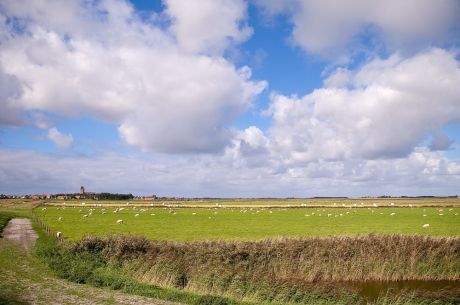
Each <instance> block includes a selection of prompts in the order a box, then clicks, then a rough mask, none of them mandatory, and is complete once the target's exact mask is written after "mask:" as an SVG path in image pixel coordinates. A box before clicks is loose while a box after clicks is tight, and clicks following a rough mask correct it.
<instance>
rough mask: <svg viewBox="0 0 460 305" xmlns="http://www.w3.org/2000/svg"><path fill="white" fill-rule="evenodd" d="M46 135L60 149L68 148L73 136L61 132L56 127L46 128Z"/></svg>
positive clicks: (70, 145) (71, 143)
mask: <svg viewBox="0 0 460 305" xmlns="http://www.w3.org/2000/svg"><path fill="white" fill-rule="evenodd" d="M47 137H48V139H49V140H50V141H52V142H53V143H54V144H55V145H56V146H57V147H58V148H60V149H69V148H71V147H72V145H73V136H72V135H71V134H70V133H69V134H64V133H61V132H60V131H59V130H58V129H57V128H56V127H52V128H50V129H48V134H47Z"/></svg>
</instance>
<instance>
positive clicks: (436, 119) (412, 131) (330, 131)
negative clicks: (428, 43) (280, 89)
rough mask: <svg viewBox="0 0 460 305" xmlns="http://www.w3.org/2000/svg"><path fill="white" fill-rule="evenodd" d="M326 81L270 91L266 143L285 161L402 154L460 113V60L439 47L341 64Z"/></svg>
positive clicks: (385, 156) (455, 120) (399, 155)
mask: <svg viewBox="0 0 460 305" xmlns="http://www.w3.org/2000/svg"><path fill="white" fill-rule="evenodd" d="M337 74H339V77H338V76H337ZM343 75H345V76H346V77H343ZM338 80H340V81H338ZM325 84H326V87H324V88H320V89H317V90H314V91H313V92H312V93H310V94H307V95H305V96H303V97H297V96H284V95H280V94H272V96H271V104H270V107H269V109H268V110H267V112H266V113H267V114H268V115H270V116H271V117H272V118H273V124H272V126H271V127H270V129H269V131H268V138H269V139H270V144H269V146H270V150H271V151H274V152H276V154H279V155H280V156H283V157H284V158H285V160H286V162H287V164H290V163H291V164H292V163H294V164H295V163H298V162H299V163H302V162H304V163H306V162H311V161H315V160H321V159H323V160H343V159H353V158H363V159H378V158H397V157H404V156H406V155H408V154H410V153H411V152H412V151H413V149H414V148H415V147H416V146H417V145H419V143H420V142H421V141H422V140H424V139H425V138H427V137H428V136H430V135H431V134H434V133H436V132H437V131H438V130H439V129H440V128H442V127H443V126H446V125H447V124H449V123H453V122H459V121H460V103H459V101H460V66H459V62H458V60H457V59H456V54H455V53H450V52H447V51H444V50H442V49H436V48H435V49H431V50H429V51H427V52H423V53H420V54H418V55H416V56H413V57H411V58H407V59H404V58H401V57H400V56H398V55H394V56H391V57H389V58H387V59H375V60H373V61H371V62H369V63H367V64H365V65H364V66H363V67H361V68H360V69H358V70H356V71H349V70H346V71H344V70H343V69H338V70H337V71H336V73H332V75H331V76H330V77H329V78H328V79H326V80H325Z"/></svg>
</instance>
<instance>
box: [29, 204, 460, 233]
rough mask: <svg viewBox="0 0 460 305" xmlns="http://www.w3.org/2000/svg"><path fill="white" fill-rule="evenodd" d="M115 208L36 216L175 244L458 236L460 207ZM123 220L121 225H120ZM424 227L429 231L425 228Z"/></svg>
mask: <svg viewBox="0 0 460 305" xmlns="http://www.w3.org/2000/svg"><path fill="white" fill-rule="evenodd" d="M115 210H116V208H108V207H107V208H89V207H65V208H64V207H46V208H42V207H41V208H37V209H35V212H36V214H37V216H38V217H40V218H41V219H42V221H43V222H44V223H46V224H47V225H48V226H49V227H50V228H51V229H53V230H54V231H60V232H62V233H63V234H64V236H65V237H68V238H70V239H79V238H81V237H83V236H85V235H108V234H119V233H123V234H135V235H143V236H145V237H147V238H149V239H155V240H177V241H186V240H209V239H213V240H215V239H235V240H256V239H264V238H270V237H281V236H282V237H301V236H330V235H355V234H367V233H396V234H408V235H412V234H427V235H433V236H458V235H460V215H459V214H460V207H452V208H441V207H438V208H428V207H427V208H421V207H419V208H417V207H414V208H397V207H389V208H350V207H348V208H315V209H311V208H303V209H300V208H298V209H289V208H285V209H280V208H278V209H258V208H212V209H211V208H209V209H208V208H197V209H194V208H186V209H170V208H136V207H129V206H127V207H125V208H124V209H123V210H121V211H120V210H118V212H116V213H114V211H115ZM85 215H87V216H86V217H85ZM136 215H137V216H136ZM424 215H426V216H424ZM119 219H121V220H123V224H117V223H116V222H117V220H119ZM424 224H429V227H427V228H424V227H423V225H424Z"/></svg>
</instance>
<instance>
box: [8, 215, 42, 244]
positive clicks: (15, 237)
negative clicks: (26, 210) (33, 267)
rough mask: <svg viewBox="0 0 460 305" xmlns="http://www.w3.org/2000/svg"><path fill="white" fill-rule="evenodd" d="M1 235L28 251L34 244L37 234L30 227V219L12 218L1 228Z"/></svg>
mask: <svg viewBox="0 0 460 305" xmlns="http://www.w3.org/2000/svg"><path fill="white" fill-rule="evenodd" d="M3 237H4V238H5V239H7V240H11V241H13V242H16V243H18V244H20V245H21V247H23V248H24V249H25V250H27V251H29V250H30V249H32V247H33V246H34V244H35V241H36V240H37V238H38V235H37V232H35V231H34V229H33V228H32V223H31V222H30V219H27V218H13V219H11V220H10V221H9V222H8V225H7V226H6V227H5V229H4V230H3Z"/></svg>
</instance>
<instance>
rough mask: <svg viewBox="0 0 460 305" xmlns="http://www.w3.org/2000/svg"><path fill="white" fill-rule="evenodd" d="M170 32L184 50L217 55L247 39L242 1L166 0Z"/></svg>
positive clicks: (248, 29) (248, 31) (244, 2)
mask: <svg viewBox="0 0 460 305" xmlns="http://www.w3.org/2000/svg"><path fill="white" fill-rule="evenodd" d="M166 6H167V14H169V15H170V16H171V17H172V26H171V31H172V32H173V33H174V35H175V37H176V38H177V41H178V43H179V45H180V46H181V47H183V48H184V49H185V50H189V51H192V52H204V53H211V54H221V53H222V52H223V51H224V50H225V49H226V48H228V47H229V46H230V45H231V44H232V43H239V42H242V41H245V40H246V39H248V38H249V37H250V36H251V34H252V29H251V28H250V27H249V26H247V24H245V23H244V20H245V18H246V10H247V3H246V1H244V0H201V1H181V0H167V1H166Z"/></svg>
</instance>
